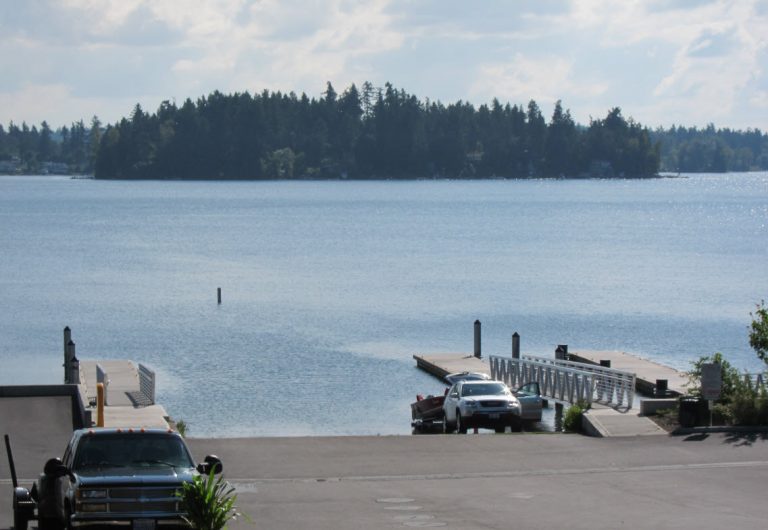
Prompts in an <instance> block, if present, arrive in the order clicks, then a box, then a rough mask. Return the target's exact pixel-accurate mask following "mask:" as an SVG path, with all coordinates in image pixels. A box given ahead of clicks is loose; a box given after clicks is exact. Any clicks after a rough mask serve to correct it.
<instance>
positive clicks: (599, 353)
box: [569, 350, 688, 395]
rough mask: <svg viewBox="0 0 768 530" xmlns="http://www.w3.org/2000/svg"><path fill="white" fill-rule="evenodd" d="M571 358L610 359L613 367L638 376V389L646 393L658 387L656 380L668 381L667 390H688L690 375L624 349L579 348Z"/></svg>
mask: <svg viewBox="0 0 768 530" xmlns="http://www.w3.org/2000/svg"><path fill="white" fill-rule="evenodd" d="M569 357H570V360H572V361H576V362H580V363H589V364H598V365H599V364H600V362H601V361H610V366H611V368H615V369H617V370H622V371H624V372H631V373H633V374H635V375H636V376H637V391H638V392H640V393H641V394H644V395H653V394H654V391H655V389H656V381H659V380H663V381H666V382H667V390H669V391H670V392H672V393H674V394H676V395H683V394H685V393H686V392H687V391H686V384H687V383H688V377H687V376H686V375H685V374H684V373H683V372H679V371H677V370H675V369H674V368H670V367H669V366H664V365H663V364H659V363H657V362H655V361H651V360H649V359H643V358H641V357H638V356H637V355H633V354H631V353H627V352H622V351H603V350H579V351H577V352H570V353H569Z"/></svg>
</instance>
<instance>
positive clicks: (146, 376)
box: [139, 364, 155, 405]
mask: <svg viewBox="0 0 768 530" xmlns="http://www.w3.org/2000/svg"><path fill="white" fill-rule="evenodd" d="M139 391H140V392H141V394H142V395H143V396H144V397H145V398H146V399H147V401H148V402H149V403H148V404H149V405H154V404H155V372H154V370H152V369H150V368H148V367H146V366H145V365H143V364H139Z"/></svg>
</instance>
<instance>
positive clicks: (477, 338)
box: [475, 320, 482, 359]
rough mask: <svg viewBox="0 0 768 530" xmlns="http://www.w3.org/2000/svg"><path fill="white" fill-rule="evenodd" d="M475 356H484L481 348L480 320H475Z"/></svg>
mask: <svg viewBox="0 0 768 530" xmlns="http://www.w3.org/2000/svg"><path fill="white" fill-rule="evenodd" d="M475 357H477V358H478V359H480V358H481V357H482V351H481V348H480V321H479V320H475Z"/></svg>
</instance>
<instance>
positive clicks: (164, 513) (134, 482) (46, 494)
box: [13, 429, 222, 530]
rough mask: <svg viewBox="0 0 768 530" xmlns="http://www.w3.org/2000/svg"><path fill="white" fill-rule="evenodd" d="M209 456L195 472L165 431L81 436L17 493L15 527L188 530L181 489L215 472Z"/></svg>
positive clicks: (182, 447) (217, 467) (176, 438)
mask: <svg viewBox="0 0 768 530" xmlns="http://www.w3.org/2000/svg"><path fill="white" fill-rule="evenodd" d="M221 469H222V464H221V461H220V460H219V459H218V458H217V457H215V456H212V455H211V456H207V457H205V460H204V461H203V462H202V463H200V464H198V465H195V463H194V460H193V459H192V455H191V454H190V452H189V449H188V448H187V446H186V444H185V443H184V439H183V438H182V437H181V436H180V435H179V434H178V433H176V432H174V431H171V430H163V429H80V430H77V431H74V433H73V434H72V438H71V440H70V441H69V444H67V448H66V450H65V451H64V455H63V456H62V457H61V458H60V459H59V458H51V459H50V460H48V462H46V464H45V467H44V470H43V473H42V474H41V475H40V477H39V478H38V480H37V481H36V482H35V484H34V485H33V486H32V488H31V490H27V489H26V488H21V487H16V488H15V490H14V504H13V505H14V525H15V528H16V530H26V529H27V523H28V521H29V520H32V519H37V520H38V527H39V529H40V530H60V529H70V528H75V527H80V526H90V525H103V524H122V525H126V524H127V525H129V526H131V527H132V528H133V529H134V530H154V529H155V528H157V527H159V526H162V527H168V526H187V525H186V523H185V522H184V520H183V516H184V513H183V512H182V511H181V509H180V503H179V500H180V499H179V496H178V495H179V493H180V492H181V490H182V487H183V484H184V482H191V481H192V478H193V477H194V476H195V475H196V474H199V473H202V474H208V473H209V472H210V471H211V470H213V471H214V472H216V473H218V472H220V471H221Z"/></svg>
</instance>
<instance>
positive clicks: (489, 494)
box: [190, 434, 768, 530]
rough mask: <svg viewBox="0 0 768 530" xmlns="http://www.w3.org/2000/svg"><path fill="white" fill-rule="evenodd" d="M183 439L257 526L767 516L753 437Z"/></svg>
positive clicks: (613, 523)
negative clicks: (232, 490) (209, 460)
mask: <svg viewBox="0 0 768 530" xmlns="http://www.w3.org/2000/svg"><path fill="white" fill-rule="evenodd" d="M190 442H191V444H190V445H191V447H192V448H193V451H194V452H195V453H196V456H198V457H201V456H203V455H204V454H207V453H212V452H213V453H216V454H218V456H220V457H222V459H223V460H224V463H225V474H226V475H227V478H228V479H229V480H230V481H231V482H232V483H233V484H234V485H235V486H236V488H237V491H238V492H239V493H238V494H239V503H238V504H239V505H240V507H241V509H242V511H243V512H244V513H246V514H248V515H249V516H250V517H251V518H252V520H253V521H254V522H255V524H256V526H258V527H262V528H271V529H289V528H290V529H296V528H314V529H325V528H327V529H360V528H365V529H366V530H371V529H378V528H382V529H383V528H400V527H402V528H412V527H449V528H462V529H474V528H510V527H517V528H554V527H558V526H559V527H565V528H590V529H591V528H611V529H613V528H620V527H622V526H624V527H626V528H665V527H666V528H668V527H680V528H692V527H696V528H722V527H723V526H724V525H728V526H730V527H751V526H753V525H755V526H757V527H761V526H762V524H763V523H764V521H765V518H766V517H768V506H766V505H765V503H763V502H762V491H763V490H764V484H765V476H766V475H767V474H768V439H766V437H765V436H764V435H757V436H735V437H729V435H709V436H701V435H696V436H693V437H680V438H677V437H633V438H622V439H595V438H585V437H582V436H577V435H546V434H533V435H490V436H472V435H467V436H459V435H452V436H442V435H438V436H420V437H419V436H411V437H408V436H403V437H371V438H358V437H348V438H332V437H328V438H282V439H281V438H272V439H270V438H262V439H242V440H191V441H190ZM252 527H253V526H251V525H250V524H249V523H248V522H247V521H246V520H240V521H237V522H235V523H234V524H233V525H232V526H231V528H233V529H236V528H242V529H246V528H252Z"/></svg>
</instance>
